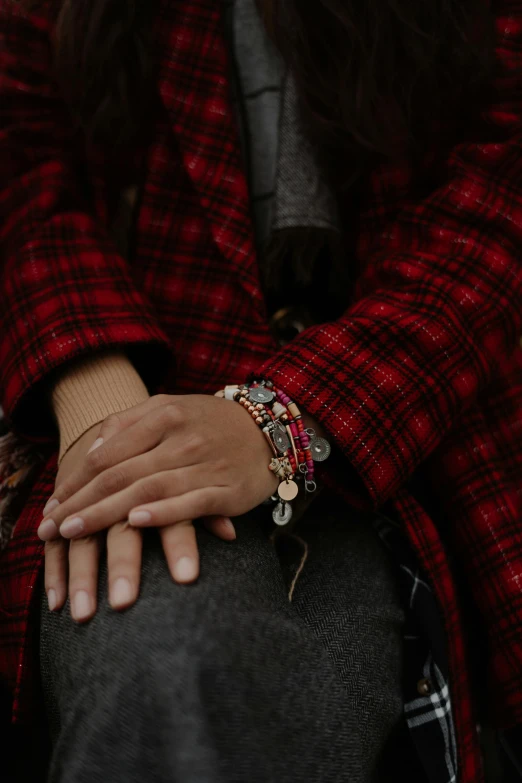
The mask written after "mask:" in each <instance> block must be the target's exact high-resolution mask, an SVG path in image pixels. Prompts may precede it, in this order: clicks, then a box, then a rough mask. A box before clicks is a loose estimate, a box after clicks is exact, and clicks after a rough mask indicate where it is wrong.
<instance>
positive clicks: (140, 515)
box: [129, 511, 152, 525]
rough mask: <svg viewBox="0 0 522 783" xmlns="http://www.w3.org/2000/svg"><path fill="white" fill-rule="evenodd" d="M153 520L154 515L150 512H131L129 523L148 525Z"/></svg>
mask: <svg viewBox="0 0 522 783" xmlns="http://www.w3.org/2000/svg"><path fill="white" fill-rule="evenodd" d="M151 519H152V514H149V512H148V511H131V512H130V514H129V523H130V524H131V525H146V524H147V522H150V520H151Z"/></svg>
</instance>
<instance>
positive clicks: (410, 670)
mask: <svg viewBox="0 0 522 783" xmlns="http://www.w3.org/2000/svg"><path fill="white" fill-rule="evenodd" d="M374 525H375V528H376V530H377V533H378V534H379V536H380V538H381V540H382V542H383V543H384V545H385V546H386V547H387V548H388V549H389V550H390V552H391V553H392V555H393V557H394V559H395V561H396V563H397V565H398V570H399V585H400V590H401V593H402V599H403V604H404V606H405V608H407V613H406V622H405V626H404V672H405V678H404V713H405V720H406V723H407V725H408V728H409V731H410V735H411V739H412V741H413V744H414V746H415V748H416V749H417V751H418V755H419V758H420V760H421V762H422V764H423V767H424V770H425V773H426V780H427V781H429V783H456V781H457V773H458V770H457V749H456V740H455V729H454V722H453V715H452V707H451V698H450V693H449V687H448V661H447V655H446V650H445V634H444V628H443V626H442V622H441V618H440V613H439V610H438V607H437V603H436V600H435V596H434V594H433V591H432V589H431V587H430V586H429V584H428V583H427V581H426V580H425V579H424V578H423V574H422V572H421V570H420V568H419V566H418V564H417V563H416V558H415V555H414V554H413V553H412V552H411V550H410V549H409V546H408V542H407V541H406V539H405V537H404V535H403V534H402V532H401V530H400V529H399V527H398V525H396V523H395V522H394V521H393V520H391V519H390V518H388V517H387V516H385V515H384V514H376V516H375V518H374Z"/></svg>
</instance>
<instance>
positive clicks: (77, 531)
mask: <svg viewBox="0 0 522 783" xmlns="http://www.w3.org/2000/svg"><path fill="white" fill-rule="evenodd" d="M84 530H85V522H84V521H83V519H82V518H81V517H74V519H69V520H68V521H67V522H64V523H63V525H62V526H61V528H60V535H61V536H63V537H64V538H74V537H75V536H80V535H81V534H82V533H83V531H84Z"/></svg>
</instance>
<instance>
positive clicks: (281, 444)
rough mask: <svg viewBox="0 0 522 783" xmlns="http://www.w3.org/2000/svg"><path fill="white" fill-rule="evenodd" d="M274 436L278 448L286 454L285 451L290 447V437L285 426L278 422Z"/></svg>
mask: <svg viewBox="0 0 522 783" xmlns="http://www.w3.org/2000/svg"><path fill="white" fill-rule="evenodd" d="M272 437H273V439H274V444H275V446H276V449H277V450H278V451H279V453H280V454H284V453H285V451H288V449H289V448H290V438H289V437H288V435H287V434H286V432H285V429H284V427H282V426H281V425H280V424H276V425H275V426H274V430H273V433H272Z"/></svg>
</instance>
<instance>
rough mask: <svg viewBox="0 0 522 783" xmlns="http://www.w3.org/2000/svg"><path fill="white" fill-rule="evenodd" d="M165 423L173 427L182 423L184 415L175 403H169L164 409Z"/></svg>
mask: <svg viewBox="0 0 522 783" xmlns="http://www.w3.org/2000/svg"><path fill="white" fill-rule="evenodd" d="M162 413H163V416H164V417H165V418H164V421H165V423H166V424H167V425H170V426H173V425H176V424H180V423H181V421H182V414H181V411H180V409H179V406H178V405H177V404H176V403H175V402H169V403H167V405H164V406H163V408H162Z"/></svg>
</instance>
